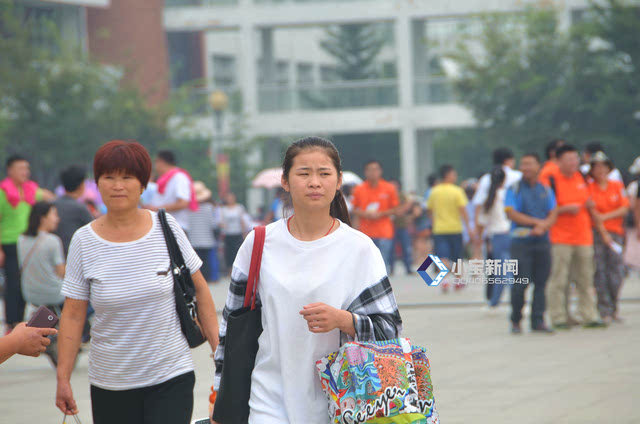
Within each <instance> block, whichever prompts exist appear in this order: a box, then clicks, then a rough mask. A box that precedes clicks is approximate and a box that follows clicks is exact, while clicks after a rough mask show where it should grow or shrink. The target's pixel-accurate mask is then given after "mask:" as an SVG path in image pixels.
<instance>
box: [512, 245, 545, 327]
mask: <svg viewBox="0 0 640 424" xmlns="http://www.w3.org/2000/svg"><path fill="white" fill-rule="evenodd" d="M511 257H512V258H513V259H516V260H517V261H518V275H515V276H514V277H515V278H516V280H517V279H519V278H528V279H529V284H522V283H517V282H516V283H515V284H513V286H512V287H511V322H513V323H516V324H517V323H520V320H521V319H522V307H523V306H524V292H525V291H526V290H527V287H528V286H529V285H531V284H532V283H533V302H532V304H531V328H536V327H537V326H538V325H540V324H543V323H544V310H545V307H546V304H545V293H544V289H545V286H546V285H547V279H548V278H549V274H550V273H551V244H550V243H549V242H546V241H542V242H531V243H528V242H516V243H512V245H511Z"/></svg>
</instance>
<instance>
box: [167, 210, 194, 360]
mask: <svg viewBox="0 0 640 424" xmlns="http://www.w3.org/2000/svg"><path fill="white" fill-rule="evenodd" d="M158 219H159V220H160V225H161V226H162V232H163V233H164V239H165V241H166V242H167V249H168V250H169V260H170V261H171V265H170V266H171V275H172V276H173V293H174V296H175V299H176V311H177V312H178V318H179V319H180V327H181V328H182V333H184V335H185V337H186V339H187V343H189V347H190V348H192V349H193V348H195V347H198V346H200V345H201V344H203V343H204V342H205V340H206V338H205V337H204V335H203V334H202V329H201V328H200V325H199V323H198V304H197V303H196V287H195V285H194V284H193V280H192V279H191V271H190V270H189V268H187V265H186V264H185V263H184V258H183V257H182V252H181V251H180V246H179V245H178V243H177V242H176V237H175V235H174V234H173V231H172V230H171V227H170V226H169V223H168V222H167V215H166V212H165V210H164V209H160V211H158Z"/></svg>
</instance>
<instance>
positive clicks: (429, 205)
mask: <svg viewBox="0 0 640 424" xmlns="http://www.w3.org/2000/svg"><path fill="white" fill-rule="evenodd" d="M433 190H435V187H434V188H433V189H431V192H430V193H429V197H427V201H426V205H425V206H426V208H427V209H433V202H434V200H433V197H434V196H433Z"/></svg>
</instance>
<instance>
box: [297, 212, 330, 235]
mask: <svg viewBox="0 0 640 424" xmlns="http://www.w3.org/2000/svg"><path fill="white" fill-rule="evenodd" d="M291 218H293V215H291ZM291 218H289V219H287V230H289V233H291V227H290V225H289V224H290V223H291ZM334 225H336V219H335V218H333V222H332V223H331V228H329V231H327V234H325V235H324V236H322V237H326V236H328V235H329V233H330V232H331V230H333V226H334Z"/></svg>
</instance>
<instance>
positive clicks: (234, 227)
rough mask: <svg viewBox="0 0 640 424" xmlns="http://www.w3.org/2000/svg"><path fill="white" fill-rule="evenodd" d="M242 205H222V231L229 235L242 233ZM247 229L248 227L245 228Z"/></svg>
mask: <svg viewBox="0 0 640 424" xmlns="http://www.w3.org/2000/svg"><path fill="white" fill-rule="evenodd" d="M244 214H245V210H244V206H242V205H240V204H236V205H234V206H222V207H221V208H220V215H221V217H222V232H223V233H224V234H226V235H229V236H238V235H242V233H243V226H244V222H245V221H244ZM246 230H248V228H246Z"/></svg>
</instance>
